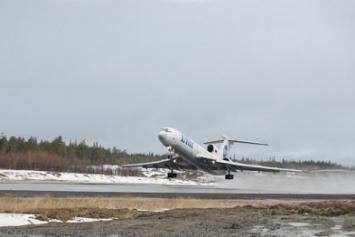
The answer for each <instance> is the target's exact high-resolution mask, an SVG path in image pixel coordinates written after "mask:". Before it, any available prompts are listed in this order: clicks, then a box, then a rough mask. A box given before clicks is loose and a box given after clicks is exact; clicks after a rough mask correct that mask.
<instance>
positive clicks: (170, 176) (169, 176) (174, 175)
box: [168, 172, 177, 179]
mask: <svg viewBox="0 0 355 237" xmlns="http://www.w3.org/2000/svg"><path fill="white" fill-rule="evenodd" d="M176 176H177V174H176V173H174V172H171V173H168V179H173V178H176Z"/></svg>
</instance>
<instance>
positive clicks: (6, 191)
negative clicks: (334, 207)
mask: <svg viewBox="0 0 355 237" xmlns="http://www.w3.org/2000/svg"><path fill="white" fill-rule="evenodd" d="M41 195H50V196H53V197H68V196H70V197H145V198H199V199H240V200H263V199H285V200H287V199H288V200H290V199H292V200H354V199H355V193H354V194H351V193H347V194H345V193H338V194H337V193H301V192H298V193H295V192H293V193H292V192H283V191H282V190H279V192H275V191H272V190H267V189H264V190H255V189H231V188H223V187H221V186H219V185H197V186H196V185H187V186H184V185H156V184H78V183H48V182H46V183H26V182H24V183H0V196H1V197H8V196H12V197H33V196H41Z"/></svg>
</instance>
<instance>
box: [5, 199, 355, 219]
mask: <svg viewBox="0 0 355 237" xmlns="http://www.w3.org/2000/svg"><path fill="white" fill-rule="evenodd" d="M236 207H237V208H238V207H240V208H244V207H248V208H255V209H268V210H270V211H271V212H272V213H276V214H277V213H279V214H283V213H286V212H287V213H295V214H303V213H309V214H315V215H344V214H355V202H346V201H323V202H304V201H283V200H258V201H253V200H250V201H247V200H208V199H193V198H190V199H184V198H176V199H160V198H135V197H119V198H107V197H61V198H56V197H51V196H38V197H29V198H23V197H1V198H0V213H1V212H2V213H4V212H7V213H34V214H37V218H38V219H42V220H48V219H59V220H62V221H66V220H69V219H72V218H73V217H76V216H82V217H91V218H116V219H132V218H136V217H137V216H139V215H142V212H140V211H139V210H147V211H156V210H164V209H178V208H199V209H203V208H236Z"/></svg>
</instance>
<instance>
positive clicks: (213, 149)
mask: <svg viewBox="0 0 355 237" xmlns="http://www.w3.org/2000/svg"><path fill="white" fill-rule="evenodd" d="M207 151H208V152H209V153H215V154H217V153H218V148H217V147H216V146H215V145H213V144H209V145H208V146H207Z"/></svg>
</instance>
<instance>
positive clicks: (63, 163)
mask: <svg viewBox="0 0 355 237" xmlns="http://www.w3.org/2000/svg"><path fill="white" fill-rule="evenodd" d="M161 158H162V156H160V155H154V154H153V153H148V154H144V153H132V154H129V153H127V151H126V150H121V149H118V148H116V147H113V148H104V147H102V146H101V145H100V144H98V143H97V142H94V143H93V144H92V145H89V144H87V143H86V141H85V140H82V141H79V142H78V141H70V142H69V143H68V144H66V143H65V142H64V141H63V138H62V136H58V137H56V138H54V139H53V140H52V141H45V140H41V141H38V140H37V138H35V137H30V138H28V139H25V138H23V137H14V136H12V137H10V138H9V139H8V138H6V136H2V137H1V138H0V168H2V169H29V170H43V171H75V172H84V171H83V170H85V169H87V167H92V166H100V165H104V164H110V165H121V164H125V163H135V162H149V161H154V160H158V159H161Z"/></svg>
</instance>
